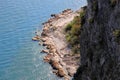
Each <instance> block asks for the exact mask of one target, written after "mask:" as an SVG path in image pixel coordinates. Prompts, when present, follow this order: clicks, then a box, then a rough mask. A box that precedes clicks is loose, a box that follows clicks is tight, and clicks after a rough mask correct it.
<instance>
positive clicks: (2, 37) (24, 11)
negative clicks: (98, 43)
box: [0, 0, 86, 80]
mask: <svg viewBox="0 0 120 80" xmlns="http://www.w3.org/2000/svg"><path fill="white" fill-rule="evenodd" d="M85 4H86V1H85V0H0V80H60V79H59V78H58V77H56V76H55V75H53V74H52V72H51V67H50V66H49V64H47V63H44V62H43V60H42V58H43V56H45V54H42V53H40V50H41V49H42V48H43V47H42V46H39V45H38V43H37V42H33V41H31V38H32V37H33V36H34V32H35V31H36V29H40V30H41V29H42V26H41V23H43V22H45V21H46V20H47V19H48V18H49V17H50V14H52V13H59V12H60V11H62V10H64V9H66V8H72V9H73V10H76V9H79V7H80V6H83V5H85Z"/></svg>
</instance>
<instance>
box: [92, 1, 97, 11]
mask: <svg viewBox="0 0 120 80" xmlns="http://www.w3.org/2000/svg"><path fill="white" fill-rule="evenodd" d="M92 10H93V11H97V10H98V4H97V1H96V0H94V1H93V5H92Z"/></svg>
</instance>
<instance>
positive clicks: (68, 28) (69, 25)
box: [65, 24, 72, 32]
mask: <svg viewBox="0 0 120 80" xmlns="http://www.w3.org/2000/svg"><path fill="white" fill-rule="evenodd" d="M71 28H72V24H68V25H67V26H66V28H65V32H67V31H70V30H71Z"/></svg>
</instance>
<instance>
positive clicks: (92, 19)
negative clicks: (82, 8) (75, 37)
mask: <svg viewBox="0 0 120 80" xmlns="http://www.w3.org/2000/svg"><path fill="white" fill-rule="evenodd" d="M116 39H117V40H116ZM80 46H81V47H80V48H81V49H80V52H81V65H80V67H79V69H78V71H77V73H76V74H75V75H74V80H120V0H88V6H87V10H86V15H85V23H84V25H83V26H82V29H81V37H80Z"/></svg>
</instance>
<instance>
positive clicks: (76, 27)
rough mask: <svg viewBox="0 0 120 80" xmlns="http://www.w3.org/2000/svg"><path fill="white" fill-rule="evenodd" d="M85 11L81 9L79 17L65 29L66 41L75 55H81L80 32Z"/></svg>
mask: <svg viewBox="0 0 120 80" xmlns="http://www.w3.org/2000/svg"><path fill="white" fill-rule="evenodd" d="M84 15H85V10H83V9H81V11H80V13H79V16H75V17H74V19H73V21H71V23H69V24H68V25H67V26H66V27H65V32H66V40H67V42H68V45H69V46H70V48H71V50H72V52H73V53H74V54H76V53H79V54H80V43H79V38H80V32H81V26H82V24H83V23H84V20H83V19H84Z"/></svg>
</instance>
